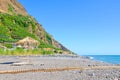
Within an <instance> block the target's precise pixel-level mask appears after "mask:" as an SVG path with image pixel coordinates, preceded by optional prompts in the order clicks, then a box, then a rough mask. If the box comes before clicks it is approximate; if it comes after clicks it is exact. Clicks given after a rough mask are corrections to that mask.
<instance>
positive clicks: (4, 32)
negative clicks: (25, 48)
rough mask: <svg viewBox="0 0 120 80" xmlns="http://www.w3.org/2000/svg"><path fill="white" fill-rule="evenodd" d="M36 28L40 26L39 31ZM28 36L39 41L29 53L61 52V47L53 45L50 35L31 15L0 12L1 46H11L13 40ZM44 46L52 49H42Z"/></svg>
mask: <svg viewBox="0 0 120 80" xmlns="http://www.w3.org/2000/svg"><path fill="white" fill-rule="evenodd" d="M38 28H40V32H37V30H38ZM28 36H29V37H31V38H33V39H35V40H37V41H39V43H40V45H39V46H38V49H37V50H36V49H35V50H33V51H32V52H29V53H33V54H34V53H36V54H39V53H40V52H41V53H40V54H53V53H54V52H62V49H60V48H57V47H55V46H53V44H52V38H51V36H50V35H49V34H48V33H47V32H46V31H45V30H44V29H43V28H42V27H41V25H39V24H38V23H37V21H36V20H35V19H34V18H32V17H31V16H23V15H10V14H5V13H4V14H3V13H0V44H1V45H2V46H5V47H7V48H13V46H12V45H13V44H14V43H15V42H17V41H19V40H21V39H24V38H25V37H28ZM44 48H52V49H54V51H45V50H42V49H44ZM21 50H22V49H20V51H21ZM17 51H19V50H17ZM20 51H19V52H20ZM29 51H30V50H29ZM35 51H36V52H35ZM37 51H39V52H37ZM10 53H11V52H10ZM23 53H24V52H23ZM7 54H9V52H7Z"/></svg>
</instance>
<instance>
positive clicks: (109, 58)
mask: <svg viewBox="0 0 120 80" xmlns="http://www.w3.org/2000/svg"><path fill="white" fill-rule="evenodd" d="M85 56H87V57H90V58H91V59H94V60H99V61H103V62H108V63H113V64H120V55H85Z"/></svg>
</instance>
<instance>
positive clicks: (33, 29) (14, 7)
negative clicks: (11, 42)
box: [0, 0, 69, 51]
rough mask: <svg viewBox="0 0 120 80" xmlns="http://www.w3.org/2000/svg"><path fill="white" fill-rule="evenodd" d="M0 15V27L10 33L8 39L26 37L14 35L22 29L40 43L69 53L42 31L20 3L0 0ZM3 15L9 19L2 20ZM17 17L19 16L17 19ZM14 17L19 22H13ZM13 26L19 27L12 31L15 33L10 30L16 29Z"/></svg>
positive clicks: (13, 0)
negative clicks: (7, 15)
mask: <svg viewBox="0 0 120 80" xmlns="http://www.w3.org/2000/svg"><path fill="white" fill-rule="evenodd" d="M0 14H2V16H0V19H1V20H0V26H5V27H6V28H7V29H8V30H9V31H8V32H10V33H11V35H9V37H10V38H12V39H15V37H21V38H24V37H25V36H26V35H24V36H23V35H22V36H21V35H20V34H19V33H16V32H20V30H22V29H23V28H24V29H25V30H26V32H27V34H29V35H34V36H35V37H37V39H38V40H39V41H42V42H44V43H45V44H49V45H51V46H54V47H56V48H60V49H62V50H64V51H69V50H68V49H67V48H65V47H64V46H63V45H61V44H60V43H59V42H58V41H56V40H55V39H54V38H53V37H52V36H50V34H48V33H47V32H46V31H45V30H44V28H43V27H42V25H41V24H39V23H38V22H37V21H36V20H35V19H34V18H33V17H31V16H29V14H28V13H27V12H26V10H25V9H24V7H23V6H22V5H21V4H20V3H18V1H17V0H0ZM3 14H9V19H3V18H4V17H3V16H4V15H3ZM17 15H19V17H18V16H17ZM20 15H21V16H20ZM12 16H14V17H12ZM24 16H25V17H24ZM16 17H18V18H20V19H18V20H19V21H17V20H15V19H16ZM14 18H15V19H14ZM4 20H5V21H6V22H5V21H4ZM7 21H9V22H7ZM10 21H11V22H10ZM20 22H21V23H20ZM16 24H17V25H16ZM22 24H23V25H22ZM8 25H9V27H8ZM15 25H16V26H20V27H21V28H20V27H19V28H20V29H19V31H17V29H16V28H15V29H14V30H16V32H15V31H14V30H13V29H12V28H14V27H16V26H15ZM13 26H14V27H13ZM11 27H12V28H11ZM21 32H22V31H21ZM4 33H5V32H4ZM10 33H8V34H10ZM12 33H15V34H16V36H14V34H12ZM18 34H19V35H18ZM29 35H28V36H29ZM15 40H16V39H15Z"/></svg>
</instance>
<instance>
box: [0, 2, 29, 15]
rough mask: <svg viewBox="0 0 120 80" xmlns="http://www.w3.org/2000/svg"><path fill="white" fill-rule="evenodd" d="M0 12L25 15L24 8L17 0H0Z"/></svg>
mask: <svg viewBox="0 0 120 80" xmlns="http://www.w3.org/2000/svg"><path fill="white" fill-rule="evenodd" d="M0 12H3V13H9V14H12V13H15V14H21V15H27V12H26V10H25V9H24V7H23V6H22V5H21V4H19V3H18V1H17V0H0Z"/></svg>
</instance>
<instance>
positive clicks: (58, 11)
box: [18, 0, 120, 55]
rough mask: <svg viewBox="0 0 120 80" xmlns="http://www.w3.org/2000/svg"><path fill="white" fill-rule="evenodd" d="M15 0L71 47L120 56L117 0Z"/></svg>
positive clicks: (51, 32) (80, 52)
mask: <svg viewBox="0 0 120 80" xmlns="http://www.w3.org/2000/svg"><path fill="white" fill-rule="evenodd" d="M18 1H19V2H20V3H22V4H23V5H24V7H25V8H26V10H27V12H28V13H29V14H30V15H32V16H34V17H35V18H36V20H37V21H38V22H39V23H41V24H42V25H43V27H44V28H45V30H46V31H48V32H49V33H50V34H51V35H53V36H54V38H55V39H56V40H58V41H59V42H61V43H62V44H63V45H65V46H66V47H67V48H69V49H70V50H72V51H74V52H76V53H78V54H80V55H84V54H86V55H87V54H101V55H102V54H106V55H107V54H109V55H112V54H119V55H120V4H119V3H120V0H30V1H28V0H18Z"/></svg>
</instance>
